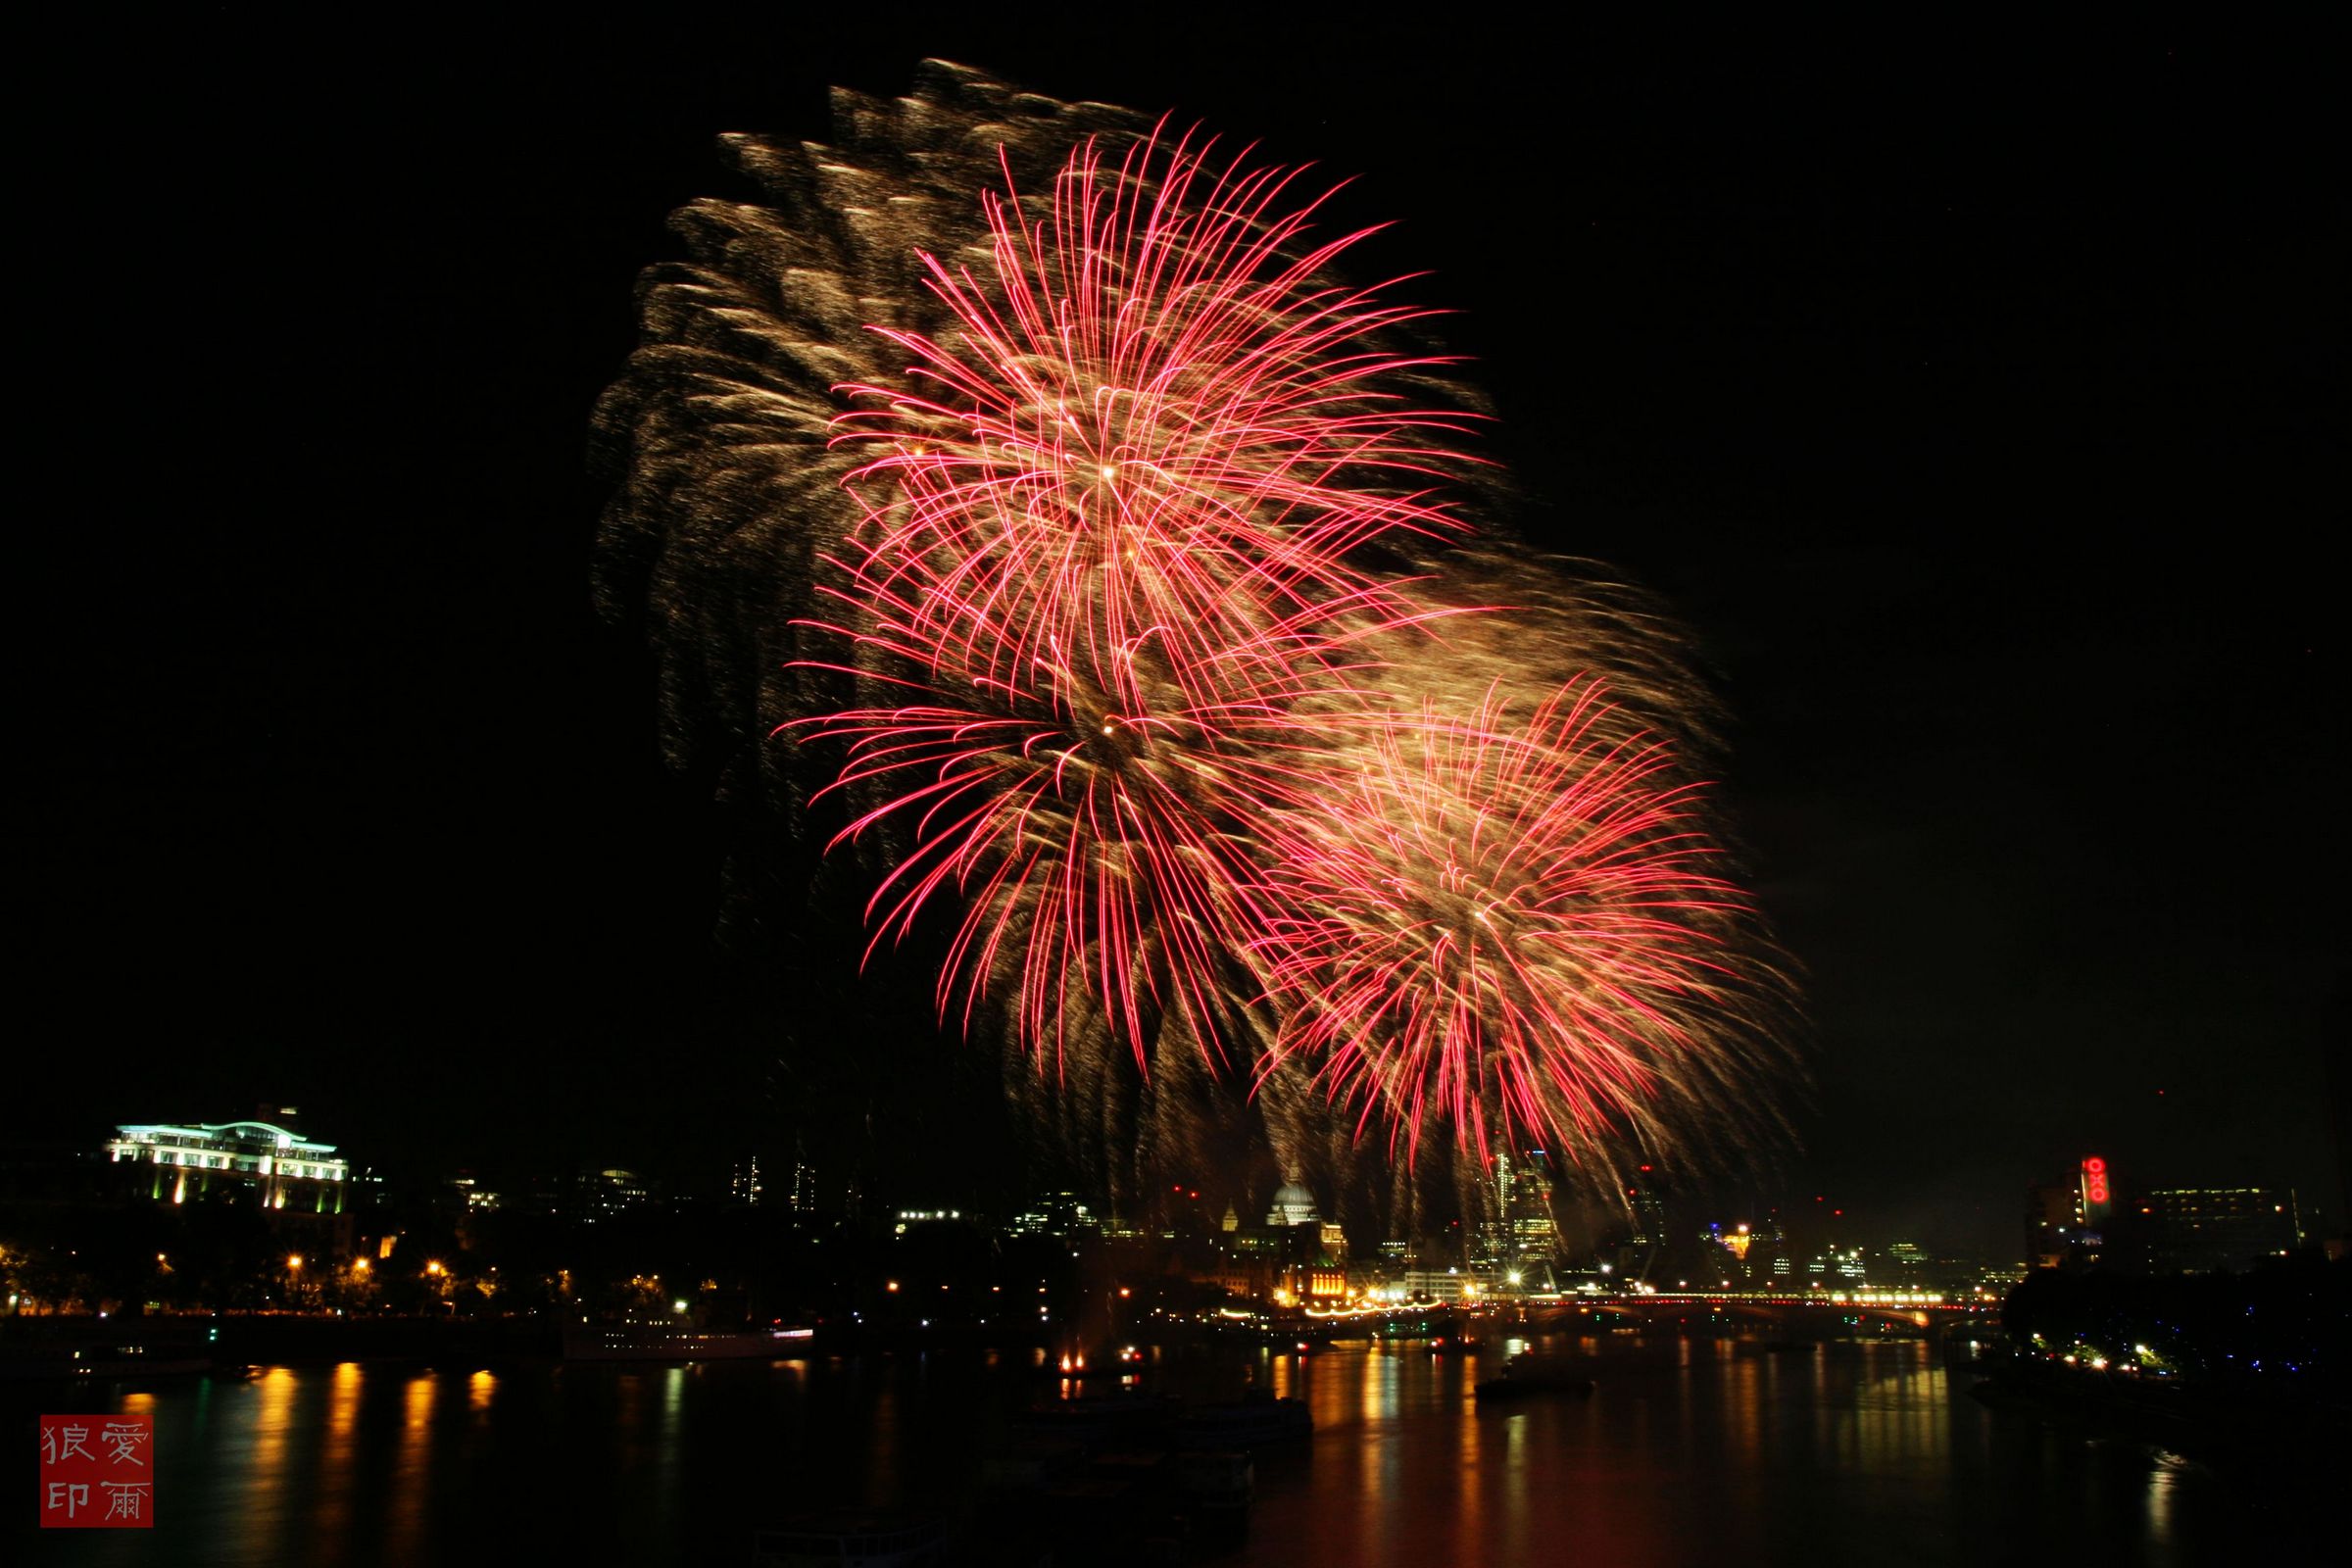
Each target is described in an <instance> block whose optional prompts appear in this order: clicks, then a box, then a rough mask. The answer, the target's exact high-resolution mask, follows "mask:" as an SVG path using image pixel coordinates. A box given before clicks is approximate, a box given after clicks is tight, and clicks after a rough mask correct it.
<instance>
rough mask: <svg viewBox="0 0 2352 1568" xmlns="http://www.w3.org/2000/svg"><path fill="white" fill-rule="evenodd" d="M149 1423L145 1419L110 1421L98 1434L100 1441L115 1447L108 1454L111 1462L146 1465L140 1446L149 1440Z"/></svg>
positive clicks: (108, 1459)
mask: <svg viewBox="0 0 2352 1568" xmlns="http://www.w3.org/2000/svg"><path fill="white" fill-rule="evenodd" d="M147 1436H148V1434H147V1424H146V1423H145V1422H143V1421H109V1422H108V1423H107V1424H106V1427H105V1430H103V1431H101V1432H100V1433H99V1434H98V1441H99V1442H100V1443H103V1444H105V1445H106V1446H108V1447H110V1448H112V1449H114V1452H112V1453H110V1454H108V1455H107V1461H108V1462H109V1463H111V1464H135V1465H142V1466H143V1465H145V1464H146V1463H147V1461H146V1460H144V1459H142V1458H140V1457H139V1455H138V1451H137V1449H138V1446H139V1445H140V1444H142V1443H145V1442H146V1441H147Z"/></svg>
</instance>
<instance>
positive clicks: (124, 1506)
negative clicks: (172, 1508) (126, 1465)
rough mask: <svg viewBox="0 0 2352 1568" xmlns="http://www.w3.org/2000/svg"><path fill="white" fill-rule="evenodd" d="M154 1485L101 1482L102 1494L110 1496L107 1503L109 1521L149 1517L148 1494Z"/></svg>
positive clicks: (144, 1482) (99, 1485)
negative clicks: (147, 1510)
mask: <svg viewBox="0 0 2352 1568" xmlns="http://www.w3.org/2000/svg"><path fill="white" fill-rule="evenodd" d="M153 1485H154V1483H152V1482H147V1481H101V1482H99V1483H98V1490H99V1491H100V1492H104V1493H108V1494H110V1495H109V1496H108V1498H107V1502H106V1516H107V1517H108V1518H109V1519H144V1518H145V1517H147V1512H146V1509H147V1494H148V1492H149V1491H150V1490H151V1489H152V1487H153Z"/></svg>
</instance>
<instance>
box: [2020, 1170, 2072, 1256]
mask: <svg viewBox="0 0 2352 1568" xmlns="http://www.w3.org/2000/svg"><path fill="white" fill-rule="evenodd" d="M2081 1241H2082V1187H2081V1185H2080V1184H2079V1183H2075V1182H2068V1183H2066V1184H2064V1185H2063V1186H2061V1185H2059V1184H2056V1183H2048V1184H2042V1183H2036V1184H2035V1185H2034V1186H2032V1187H2029V1188H2027V1189H2026V1262H2027V1264H2028V1265H2029V1266H2030V1267H2033V1268H2056V1267H2057V1266H2058V1265H2059V1264H2061V1263H2063V1262H2065V1261H2066V1259H2067V1256H2068V1254H2069V1252H2070V1251H2072V1250H2073V1249H2074V1248H2075V1247H2076V1246H2077V1245H2078V1244H2079V1243H2080V1242H2081Z"/></svg>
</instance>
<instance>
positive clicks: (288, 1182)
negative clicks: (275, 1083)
mask: <svg viewBox="0 0 2352 1568" xmlns="http://www.w3.org/2000/svg"><path fill="white" fill-rule="evenodd" d="M282 1114H284V1115H288V1116H291V1115H292V1114H293V1112H292V1111H291V1110H288V1111H285V1112H283V1113H282ZM106 1152H107V1154H108V1156H109V1157H110V1158H112V1159H113V1161H114V1162H115V1163H116V1164H118V1165H128V1166H131V1167H134V1168H135V1169H137V1170H138V1171H139V1173H140V1174H141V1175H142V1176H143V1177H144V1178H145V1180H144V1183H143V1185H144V1186H145V1187H146V1188H147V1196H148V1197H150V1198H153V1199H155V1200H157V1201H159V1202H172V1203H187V1202H193V1201H202V1200H204V1199H206V1198H208V1197H211V1196H212V1195H214V1194H215V1193H218V1192H223V1191H235V1192H250V1193H252V1194H253V1195H254V1196H255V1198H256V1200H257V1201H259V1202H260V1204H261V1206H262V1208H263V1209H264V1210H266V1211H269V1212H271V1213H275V1212H278V1211H280V1210H288V1209H290V1210H292V1211H293V1212H295V1213H298V1214H340V1213H342V1212H343V1195H344V1187H345V1184H346V1183H347V1182H348V1181H349V1180H350V1177H351V1167H350V1165H349V1163H348V1162H346V1161H344V1160H342V1159H338V1158H337V1157H335V1146H334V1145H332V1144H319V1143H313V1142H312V1141H311V1140H309V1139H307V1138H300V1137H297V1136H295V1134H293V1133H292V1132H290V1131H288V1130H287V1129H286V1128H284V1127H281V1126H278V1125H277V1124H276V1123H274V1122H266V1121H228V1122H206V1123H203V1124H201V1125H199V1126H194V1127H184V1126H172V1125H164V1124H151V1123H145V1122H138V1123H129V1124H125V1125H123V1126H121V1127H118V1128H116V1129H115V1136H114V1137H113V1138H112V1139H110V1140H109V1141H108V1143H107V1146H106Z"/></svg>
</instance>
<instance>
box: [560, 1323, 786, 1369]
mask: <svg viewBox="0 0 2352 1568" xmlns="http://www.w3.org/2000/svg"><path fill="white" fill-rule="evenodd" d="M814 1333H815V1331H814V1330H812V1329H805V1328H787V1327H784V1326H782V1325H777V1326H775V1327H772V1328H764V1329H746V1330H741V1331H737V1332H724V1331H719V1332H713V1331H711V1330H706V1329H698V1328H696V1327H694V1326H693V1325H692V1324H689V1323H663V1322H659V1321H651V1322H622V1323H574V1324H569V1325H566V1326H565V1328H564V1360H566V1361H752V1360H774V1359H777V1358H779V1357H782V1356H788V1355H802V1354H806V1353H807V1351H808V1348H809V1340H810V1339H811V1338H812V1337H813V1335H814Z"/></svg>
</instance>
